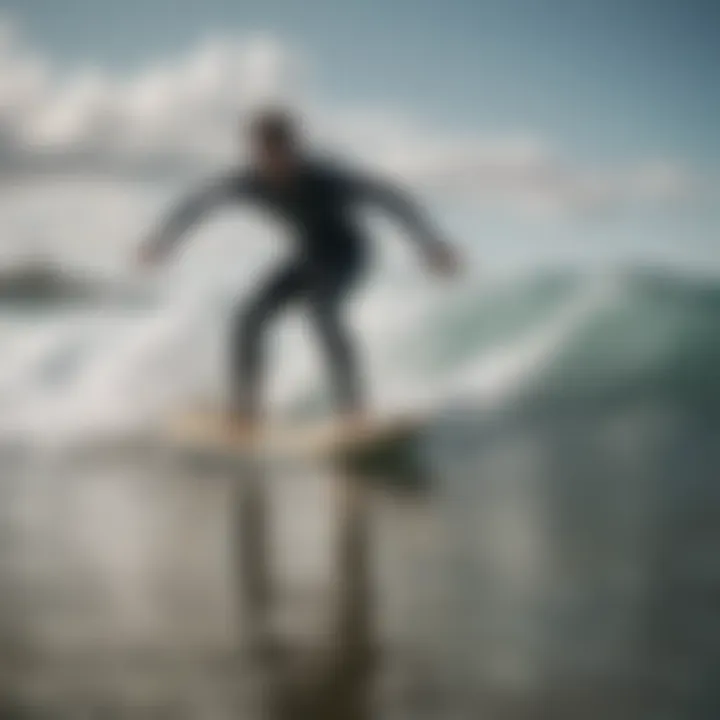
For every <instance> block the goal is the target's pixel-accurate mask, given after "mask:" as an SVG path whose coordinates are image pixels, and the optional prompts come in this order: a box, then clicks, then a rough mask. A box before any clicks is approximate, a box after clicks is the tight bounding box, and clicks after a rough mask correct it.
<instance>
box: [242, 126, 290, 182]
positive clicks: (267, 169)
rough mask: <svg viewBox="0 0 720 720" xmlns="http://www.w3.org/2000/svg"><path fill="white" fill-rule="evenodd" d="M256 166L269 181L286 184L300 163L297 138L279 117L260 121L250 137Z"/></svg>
mask: <svg viewBox="0 0 720 720" xmlns="http://www.w3.org/2000/svg"><path fill="white" fill-rule="evenodd" d="M250 145H251V152H252V159H253V163H254V165H255V168H256V169H257V171H258V172H259V173H260V175H262V176H263V178H265V179H266V180H267V181H269V182H271V183H273V184H280V185H282V184H285V183H287V182H289V181H290V180H292V177H293V175H294V173H295V170H296V168H297V165H298V162H297V160H298V158H297V150H296V146H295V138H294V135H293V132H292V129H291V128H290V126H289V125H286V124H283V123H282V122H281V120H279V119H277V118H270V119H266V120H264V121H262V120H261V121H260V122H258V123H257V124H256V125H255V126H254V128H253V129H252V132H251V138H250Z"/></svg>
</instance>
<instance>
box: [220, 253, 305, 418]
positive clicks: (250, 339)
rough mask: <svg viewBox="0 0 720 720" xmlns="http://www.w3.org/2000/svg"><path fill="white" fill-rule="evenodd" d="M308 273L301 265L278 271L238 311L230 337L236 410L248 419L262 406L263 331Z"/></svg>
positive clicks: (298, 292) (234, 408)
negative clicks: (260, 404)
mask: <svg viewBox="0 0 720 720" xmlns="http://www.w3.org/2000/svg"><path fill="white" fill-rule="evenodd" d="M304 284H305V276H304V272H303V269H302V267H301V266H300V265H297V264H292V265H289V266H287V267H284V268H281V269H280V270H279V271H276V272H275V273H274V274H273V275H272V276H271V277H270V279H269V280H268V281H266V282H265V283H264V284H263V285H262V286H261V288H260V290H259V291H258V293H257V294H256V295H255V296H254V297H253V298H251V299H250V300H249V301H248V302H247V303H246V304H245V306H244V307H243V308H242V309H241V310H240V312H239V313H238V316H237V319H236V320H235V327H234V330H233V336H232V340H231V349H230V352H231V373H232V403H233V412H235V413H236V414H237V415H238V416H239V417H240V418H242V419H244V420H247V421H249V422H252V421H254V420H255V419H256V418H257V416H258V412H259V410H260V407H259V401H260V396H261V390H262V374H263V369H264V366H265V357H264V335H265V330H266V329H267V327H268V325H269V323H270V321H271V320H272V319H273V318H274V317H275V316H276V315H277V314H278V312H279V311H280V310H282V309H283V308H284V307H285V306H286V305H287V304H288V303H289V302H291V301H292V300H294V299H296V298H297V297H298V296H299V295H300V294H301V292H302V290H303V288H304Z"/></svg>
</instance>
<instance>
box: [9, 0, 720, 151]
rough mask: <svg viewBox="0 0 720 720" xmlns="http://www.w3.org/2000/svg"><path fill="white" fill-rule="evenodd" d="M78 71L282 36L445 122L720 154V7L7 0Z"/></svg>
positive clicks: (610, 1) (357, 93)
mask: <svg viewBox="0 0 720 720" xmlns="http://www.w3.org/2000/svg"><path fill="white" fill-rule="evenodd" d="M0 7H2V8H4V9H5V10H6V11H7V12H8V13H9V14H10V16H11V17H14V18H16V19H18V20H19V21H20V22H21V24H22V26H23V28H24V30H25V32H26V34H27V35H28V37H29V39H30V41H31V43H32V44H33V45H35V46H38V47H40V48H42V49H43V51H44V52H46V53H47V54H48V55H49V56H50V57H52V58H53V60H54V61H56V62H57V63H59V64H61V65H65V66H67V67H73V66H79V65H87V64H88V63H93V64H99V65H102V66H105V67H108V68H112V69H114V70H116V71H119V72H125V71H128V72H129V71H131V70H133V69H138V68H141V67H142V66H143V65H145V64H147V63H148V62H150V61H152V60H157V59H159V58H165V57H171V56H173V55H174V54H177V53H182V52H183V51H184V50H185V49H186V48H188V47H190V46H192V45H193V44H195V43H197V42H198V40H200V39H201V38H203V37H206V36H211V35H217V34H230V33H238V34H247V33H249V32H254V31H266V32H271V33H273V34H275V35H277V36H279V37H280V38H282V39H283V40H284V41H287V42H289V43H291V44H293V45H295V46H298V47H300V48H302V50H303V52H305V53H307V54H308V55H309V56H310V57H311V59H312V61H313V64H314V65H315V66H316V68H317V74H318V77H317V82H318V83H319V84H320V85H321V89H322V91H323V93H324V94H326V95H328V96H331V97H333V98H336V99H338V101H345V100H348V101H353V102H363V101H372V102H376V103H377V102H385V103H395V104H400V105H402V106H406V107H410V108H412V109H413V111H414V112H416V113H423V114H425V115H427V116H428V117H431V118H433V119H434V120H436V121H438V122H442V123H443V124H445V125H446V126H447V127H459V128H467V127H475V126H482V127H483V128H490V129H493V130H495V129H502V128H504V127H508V126H510V127H512V128H531V129H533V130H534V131H537V132H540V133H542V134H543V135H544V136H548V137H552V138H554V139H558V140H562V142H563V143H564V144H566V145H572V146H573V147H574V149H575V152H577V153H582V154H589V155H593V154H602V155H608V156H611V157H612V156H624V157H629V156H633V155H644V154H663V155H672V156H679V157H681V158H687V159H692V160H693V161H694V162H696V163H702V164H704V165H705V164H713V163H715V162H717V161H718V159H719V156H718V152H719V148H720V143H719V141H718V133H717V130H716V122H717V119H718V117H720V83H718V82H717V69H718V67H720V4H719V3H717V2H714V1H713V0H686V1H685V2H683V1H682V0H447V1H445V2H438V1H437V0H392V1H391V2H387V1H386V0H363V2H342V1H339V0H302V1H299V0H262V1H261V2H260V1H254V2H244V1H243V0H123V1H122V2H121V1H120V0H112V1H111V0H62V2H58V1H57V0H3V2H2V3H1V4H0Z"/></svg>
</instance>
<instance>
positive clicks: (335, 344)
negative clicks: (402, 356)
mask: <svg viewBox="0 0 720 720" xmlns="http://www.w3.org/2000/svg"><path fill="white" fill-rule="evenodd" d="M242 200H250V201H252V202H253V203H254V204H256V205H258V206H260V207H264V208H266V209H267V210H269V211H270V212H272V213H273V214H274V215H276V216H279V217H280V218H282V219H283V220H285V221H286V222H287V224H288V225H289V226H290V228H291V230H292V231H293V234H294V235H295V241H296V247H297V252H296V253H295V254H294V256H293V259H292V260H291V261H290V262H289V263H287V264H285V265H283V266H282V267H280V268H279V269H276V270H275V271H274V272H273V273H272V274H271V276H270V277H269V278H268V279H267V280H265V282H264V283H262V285H261V287H260V288H259V290H258V291H257V293H256V294H255V296H254V297H253V298H252V299H251V300H250V301H248V302H247V303H246V304H245V305H244V307H243V308H242V309H241V312H239V313H238V315H237V321H236V323H235V327H234V331H233V338H232V342H231V365H232V370H233V396H234V401H235V403H236V406H237V407H238V409H240V410H241V411H242V412H244V413H246V414H254V413H256V412H257V410H258V400H259V391H260V388H261V378H260V374H261V371H262V369H263V366H264V361H263V357H262V349H263V342H262V338H263V334H264V330H265V328H266V326H267V324H268V322H269V321H270V320H271V319H272V318H273V317H274V316H275V315H276V314H277V313H278V311H280V310H281V309H284V308H285V307H286V306H287V305H289V304H290V303H291V302H294V301H303V302H304V303H305V304H306V306H307V308H308V310H309V311H310V316H311V318H312V320H313V322H314V324H315V326H316V327H317V330H318V331H319V334H320V338H321V339H322V341H323V345H324V348H325V350H326V352H327V356H328V360H329V365H330V370H331V373H332V380H333V385H334V388H335V392H336V398H337V401H338V404H339V406H340V408H341V410H343V411H350V412H351V411H354V410H358V409H360V408H361V407H362V404H363V400H362V396H363V393H362V389H361V382H360V374H359V371H358V368H357V364H356V354H355V352H354V351H353V349H352V343H351V340H350V338H349V335H348V332H347V329H346V326H345V323H344V322H343V320H342V317H341V316H342V310H343V300H344V298H345V297H346V296H347V294H348V292H349V290H350V289H351V288H352V287H353V285H354V283H355V281H356V280H357V279H358V278H359V276H360V275H361V272H362V270H363V269H364V267H365V264H366V259H367V255H368V243H367V239H366V238H365V237H364V234H363V232H362V230H361V228H360V226H359V224H358V222H357V220H356V219H355V217H354V213H353V211H354V210H355V208H356V206H357V205H358V204H360V203H366V202H369V203H373V204H379V205H381V206H383V207H384V208H386V209H388V210H390V211H391V212H392V213H394V214H395V215H397V216H399V217H400V218H401V219H402V220H403V221H404V223H405V224H406V225H407V226H408V228H409V229H410V230H411V233H412V235H413V237H414V238H415V239H417V240H418V241H419V242H420V243H423V244H431V243H433V242H435V240H434V238H435V235H434V232H433V231H432V230H431V228H430V225H429V224H428V223H427V221H426V220H425V219H424V218H423V217H422V214H421V213H420V211H419V209H418V208H417V207H416V206H415V205H414V204H413V203H411V202H410V201H409V199H408V198H407V197H406V196H405V195H404V194H403V193H402V192H400V191H398V190H397V189H396V188H395V187H393V186H392V185H388V184H386V183H384V182H382V181H379V180H376V179H370V178H368V177H366V176H362V175H360V174H357V173H352V172H348V171H345V170H342V169H339V168H338V167H336V166H335V165H333V164H331V163H328V162H321V161H315V160H313V161H306V162H304V163H303V164H302V166H301V168H300V170H299V171H298V173H297V175H296V177H294V178H293V179H292V181H291V182H289V183H288V184H287V185H286V186H284V187H277V186H274V185H272V184H270V183H268V182H267V181H264V180H263V179H262V178H261V177H260V176H259V175H257V174H255V173H254V172H253V171H252V170H244V171H238V172H235V173H231V174H229V175H228V176H226V177H224V178H222V179H221V180H220V181H218V182H215V183H213V184H212V185H210V186H209V187H207V188H205V189H203V190H202V191H201V192H200V193H198V194H196V195H194V196H193V197H191V198H190V199H188V200H187V201H185V202H184V203H182V204H181V205H180V206H179V207H178V208H177V209H176V211H175V212H174V213H172V214H171V216H170V218H169V220H168V222H167V223H166V224H165V226H164V227H163V228H162V229H161V232H160V233H159V236H158V238H157V242H158V243H159V244H165V243H172V242H174V241H175V240H176V239H177V238H179V237H180V235H181V234H182V233H183V232H184V231H185V230H186V229H187V228H188V227H189V226H190V225H192V224H194V223H195V222H196V220H197V219H198V218H199V217H200V216H201V215H202V214H204V212H206V211H207V210H209V209H211V208H212V207H214V206H215V205H217V204H219V203H220V202H227V201H242Z"/></svg>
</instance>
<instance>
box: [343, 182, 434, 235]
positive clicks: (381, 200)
mask: <svg viewBox="0 0 720 720" xmlns="http://www.w3.org/2000/svg"><path fill="white" fill-rule="evenodd" d="M349 183H350V187H351V191H352V192H353V194H354V195H355V197H356V198H357V199H358V200H360V201H361V202H368V203H370V204H372V205H375V206H377V207H380V208H382V209H383V210H385V211H386V212H388V213H390V214H391V215H394V216H395V217H396V218H398V219H399V220H400V221H401V222H402V223H403V224H404V225H405V227H406V228H407V229H408V230H409V231H410V234H411V236H412V238H413V239H414V240H415V241H416V242H417V243H419V244H420V245H421V246H422V247H423V248H426V249H433V248H435V247H436V246H438V245H441V244H442V242H441V240H440V234H439V232H438V230H437V229H436V228H435V227H434V225H433V223H432V222H431V220H430V218H429V217H428V216H427V214H426V213H425V212H424V209H423V208H422V207H421V206H420V205H419V204H418V203H417V202H416V201H415V200H414V199H413V198H412V197H411V196H410V195H409V193H407V192H406V191H405V190H404V189H402V188H400V187H399V186H397V185H395V184H393V183H391V182H388V181H386V180H384V179H381V178H377V177H372V176H367V175H361V176H357V175H356V176H353V177H352V178H350V179H349Z"/></svg>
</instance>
